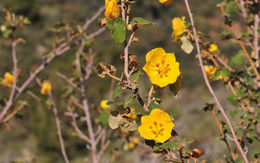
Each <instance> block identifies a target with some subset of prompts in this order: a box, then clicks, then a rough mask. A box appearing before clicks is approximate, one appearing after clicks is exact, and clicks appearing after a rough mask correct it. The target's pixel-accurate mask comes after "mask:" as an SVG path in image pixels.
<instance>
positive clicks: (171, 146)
mask: <svg viewBox="0 0 260 163" xmlns="http://www.w3.org/2000/svg"><path fill="white" fill-rule="evenodd" d="M161 147H162V148H163V149H170V151H171V152H178V148H179V145H178V144H177V143H176V142H172V141H168V142H166V143H164V144H162V145H161Z"/></svg>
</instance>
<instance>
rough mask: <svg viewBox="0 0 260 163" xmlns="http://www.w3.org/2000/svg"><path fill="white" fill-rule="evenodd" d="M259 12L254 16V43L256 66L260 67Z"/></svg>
mask: <svg viewBox="0 0 260 163" xmlns="http://www.w3.org/2000/svg"><path fill="white" fill-rule="evenodd" d="M255 3H256V4H257V3H259V2H257V0H255ZM258 5H259V4H258ZM258 10H259V9H258ZM258 14H259V12H257V13H255V16H254V31H253V34H254V42H253V45H254V52H255V59H256V67H259V60H258V59H259V46H258V42H259V34H258V31H257V30H258V27H259V15H258ZM259 82H260V81H259ZM259 87H260V86H259Z"/></svg>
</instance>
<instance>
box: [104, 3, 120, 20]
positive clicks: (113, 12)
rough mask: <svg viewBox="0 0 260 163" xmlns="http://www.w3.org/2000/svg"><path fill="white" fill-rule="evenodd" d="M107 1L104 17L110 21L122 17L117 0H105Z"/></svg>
mask: <svg viewBox="0 0 260 163" xmlns="http://www.w3.org/2000/svg"><path fill="white" fill-rule="evenodd" d="M105 1H106V11H105V13H104V15H105V16H106V18H108V19H116V18H118V17H119V15H120V9H119V6H118V5H117V3H116V0H105Z"/></svg>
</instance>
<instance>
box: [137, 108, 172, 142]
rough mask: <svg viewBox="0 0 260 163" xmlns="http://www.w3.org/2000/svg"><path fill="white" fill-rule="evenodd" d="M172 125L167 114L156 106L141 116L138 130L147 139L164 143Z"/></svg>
mask: <svg viewBox="0 0 260 163" xmlns="http://www.w3.org/2000/svg"><path fill="white" fill-rule="evenodd" d="M173 127H174V123H172V121H171V117H170V116H169V114H168V113H166V112H164V111H162V110H160V109H157V108H156V109H153V110H152V111H151V113H150V115H146V116H142V118H141V126H139V127H138V131H139V133H140V135H141V136H142V137H143V138H145V139H147V140H154V141H155V142H157V143H164V142H165V141H166V140H168V139H170V137H171V133H172V129H173Z"/></svg>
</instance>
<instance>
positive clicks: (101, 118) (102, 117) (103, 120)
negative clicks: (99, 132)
mask: <svg viewBox="0 0 260 163" xmlns="http://www.w3.org/2000/svg"><path fill="white" fill-rule="evenodd" d="M108 118H109V115H108V114H107V113H102V114H100V115H99V117H98V119H99V121H100V122H101V123H102V125H103V126H108Z"/></svg>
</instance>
